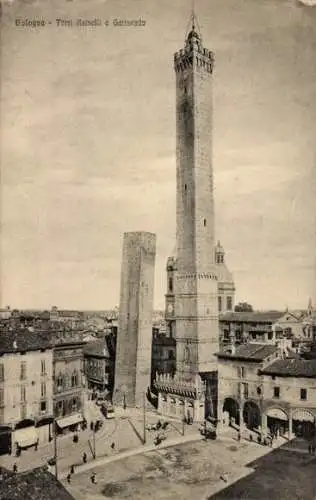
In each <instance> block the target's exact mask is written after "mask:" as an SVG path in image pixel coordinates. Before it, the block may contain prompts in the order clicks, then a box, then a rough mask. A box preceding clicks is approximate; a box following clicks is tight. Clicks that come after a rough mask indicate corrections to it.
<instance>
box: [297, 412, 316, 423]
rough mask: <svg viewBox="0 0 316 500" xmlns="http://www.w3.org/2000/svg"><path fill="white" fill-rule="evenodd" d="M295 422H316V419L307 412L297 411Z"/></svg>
mask: <svg viewBox="0 0 316 500" xmlns="http://www.w3.org/2000/svg"><path fill="white" fill-rule="evenodd" d="M292 418H293V420H299V421H300V422H312V423H314V422H315V417H314V415H313V414H312V413H310V412H309V411H307V410H296V411H295V412H294V413H293V417H292Z"/></svg>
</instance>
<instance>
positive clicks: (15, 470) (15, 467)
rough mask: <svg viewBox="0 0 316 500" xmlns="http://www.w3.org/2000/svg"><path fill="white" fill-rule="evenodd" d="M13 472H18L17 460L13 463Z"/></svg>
mask: <svg viewBox="0 0 316 500" xmlns="http://www.w3.org/2000/svg"><path fill="white" fill-rule="evenodd" d="M13 472H18V466H17V465H16V462H14V464H13Z"/></svg>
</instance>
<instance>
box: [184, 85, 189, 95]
mask: <svg viewBox="0 0 316 500" xmlns="http://www.w3.org/2000/svg"><path fill="white" fill-rule="evenodd" d="M183 90H184V93H185V94H187V92H188V89H187V86H186V85H185V86H184V89H183Z"/></svg>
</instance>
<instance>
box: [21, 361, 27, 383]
mask: <svg viewBox="0 0 316 500" xmlns="http://www.w3.org/2000/svg"><path fill="white" fill-rule="evenodd" d="M20 379H21V380H25V379H26V362H25V361H22V362H21V371H20Z"/></svg>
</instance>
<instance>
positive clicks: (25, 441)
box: [14, 426, 38, 448]
mask: <svg viewBox="0 0 316 500" xmlns="http://www.w3.org/2000/svg"><path fill="white" fill-rule="evenodd" d="M37 441H38V435H37V432H36V429H35V427H33V426H32V427H24V429H17V430H16V431H14V442H15V443H18V445H19V446H20V447H21V448H27V447H28V446H32V445H34V444H35V443H37Z"/></svg>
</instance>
